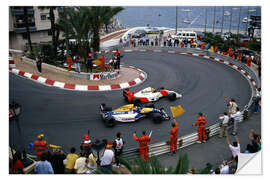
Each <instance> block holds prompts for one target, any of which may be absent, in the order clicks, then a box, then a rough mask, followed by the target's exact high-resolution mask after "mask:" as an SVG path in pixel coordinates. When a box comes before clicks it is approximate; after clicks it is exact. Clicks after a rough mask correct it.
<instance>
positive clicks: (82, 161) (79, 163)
mask: <svg viewBox="0 0 270 180" xmlns="http://www.w3.org/2000/svg"><path fill="white" fill-rule="evenodd" d="M86 159H87V158H86V154H85V152H84V151H82V152H81V156H80V157H79V158H78V159H77V160H76V162H75V166H74V169H75V171H76V173H77V174H85V173H86V172H87V171H88V168H87V166H86V165H87V164H86Z"/></svg>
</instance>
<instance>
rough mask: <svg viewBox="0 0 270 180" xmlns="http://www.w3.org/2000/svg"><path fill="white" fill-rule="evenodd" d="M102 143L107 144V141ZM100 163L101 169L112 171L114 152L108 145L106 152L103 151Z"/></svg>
mask: <svg viewBox="0 0 270 180" xmlns="http://www.w3.org/2000/svg"><path fill="white" fill-rule="evenodd" d="M104 142H105V143H106V144H107V140H104ZM100 161H101V162H100V166H101V167H102V168H105V169H109V170H112V163H114V162H115V159H114V152H113V151H112V150H111V149H110V147H109V146H108V145H107V146H106V150H105V151H104V154H103V156H102V157H101V158H100Z"/></svg>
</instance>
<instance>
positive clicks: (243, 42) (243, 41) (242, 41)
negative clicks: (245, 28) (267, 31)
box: [240, 38, 250, 46]
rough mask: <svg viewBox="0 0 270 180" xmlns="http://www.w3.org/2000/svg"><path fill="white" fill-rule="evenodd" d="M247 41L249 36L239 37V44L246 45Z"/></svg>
mask: <svg viewBox="0 0 270 180" xmlns="http://www.w3.org/2000/svg"><path fill="white" fill-rule="evenodd" d="M249 41H250V38H241V39H240V44H241V45H242V46H245V45H247V44H248V43H249Z"/></svg>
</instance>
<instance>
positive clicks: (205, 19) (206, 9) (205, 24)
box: [204, 7, 207, 33]
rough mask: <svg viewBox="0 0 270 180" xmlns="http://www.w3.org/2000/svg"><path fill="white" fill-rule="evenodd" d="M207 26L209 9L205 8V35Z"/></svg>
mask: <svg viewBox="0 0 270 180" xmlns="http://www.w3.org/2000/svg"><path fill="white" fill-rule="evenodd" d="M206 24H207V7H206V8H205V25H204V33H206Z"/></svg>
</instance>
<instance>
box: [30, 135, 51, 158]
mask: <svg viewBox="0 0 270 180" xmlns="http://www.w3.org/2000/svg"><path fill="white" fill-rule="evenodd" d="M43 137H44V134H39V135H38V136H37V138H38V139H37V140H36V141H35V142H34V146H33V148H34V149H35V150H36V155H37V161H40V155H41V154H43V153H44V152H45V151H46V150H47V149H48V148H49V146H48V143H47V142H46V141H45V140H43Z"/></svg>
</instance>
